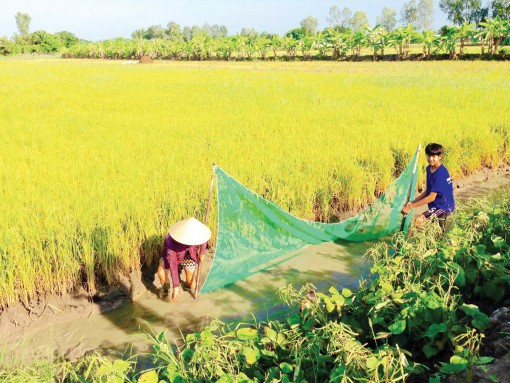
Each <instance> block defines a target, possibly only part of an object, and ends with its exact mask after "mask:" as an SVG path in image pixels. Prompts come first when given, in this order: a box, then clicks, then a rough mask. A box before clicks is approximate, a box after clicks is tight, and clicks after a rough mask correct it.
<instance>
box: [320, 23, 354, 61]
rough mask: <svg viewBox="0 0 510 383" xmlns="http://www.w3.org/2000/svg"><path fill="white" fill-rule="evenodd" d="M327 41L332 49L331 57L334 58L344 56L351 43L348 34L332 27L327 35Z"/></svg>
mask: <svg viewBox="0 0 510 383" xmlns="http://www.w3.org/2000/svg"><path fill="white" fill-rule="evenodd" d="M325 38H326V41H327V43H328V45H329V47H330V48H331V49H333V51H332V53H331V57H332V58H333V60H338V59H340V57H344V56H345V55H346V54H347V52H348V51H349V43H348V39H347V34H345V33H340V32H339V31H337V30H336V29H332V30H330V31H329V32H328V34H327V35H326V37H325Z"/></svg>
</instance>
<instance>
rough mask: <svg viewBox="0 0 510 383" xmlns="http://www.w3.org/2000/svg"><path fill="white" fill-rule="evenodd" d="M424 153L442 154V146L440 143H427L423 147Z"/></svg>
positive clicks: (430, 154) (431, 154)
mask: <svg viewBox="0 0 510 383" xmlns="http://www.w3.org/2000/svg"><path fill="white" fill-rule="evenodd" d="M425 154H426V155H428V156H441V155H443V146H442V145H440V144H428V145H427V146H426V147H425Z"/></svg>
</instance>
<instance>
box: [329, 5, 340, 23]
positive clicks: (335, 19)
mask: <svg viewBox="0 0 510 383" xmlns="http://www.w3.org/2000/svg"><path fill="white" fill-rule="evenodd" d="M341 20H342V14H341V13H340V8H338V7H337V6H336V5H333V6H332V7H331V8H329V16H328V17H326V21H327V22H328V24H329V25H330V26H332V27H336V26H337V25H340V21H341Z"/></svg>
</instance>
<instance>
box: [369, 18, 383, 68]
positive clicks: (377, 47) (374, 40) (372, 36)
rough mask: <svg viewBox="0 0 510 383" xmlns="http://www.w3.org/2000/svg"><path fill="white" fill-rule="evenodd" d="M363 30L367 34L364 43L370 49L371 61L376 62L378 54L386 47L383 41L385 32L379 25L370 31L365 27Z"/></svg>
mask: <svg viewBox="0 0 510 383" xmlns="http://www.w3.org/2000/svg"><path fill="white" fill-rule="evenodd" d="M365 30H366V32H367V35H366V43H367V44H368V45H370V46H371V47H372V52H373V53H372V61H377V56H378V52H379V51H382V52H383V51H384V46H385V45H386V44H385V41H384V40H385V37H386V36H387V33H386V30H385V29H384V27H383V26H381V25H380V24H378V25H376V26H375V27H374V28H372V29H370V28H369V27H368V26H365ZM381 54H383V53H381Z"/></svg>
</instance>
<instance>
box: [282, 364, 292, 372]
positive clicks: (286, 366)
mask: <svg viewBox="0 0 510 383" xmlns="http://www.w3.org/2000/svg"><path fill="white" fill-rule="evenodd" d="M280 370H282V372H283V373H284V374H290V373H291V372H292V370H293V368H292V365H291V364H289V363H287V362H283V363H280Z"/></svg>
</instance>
